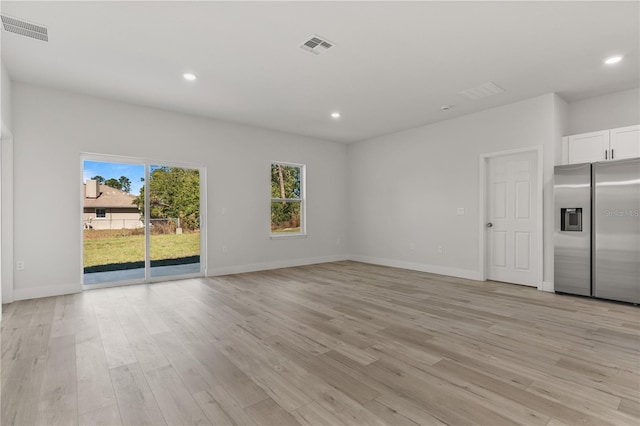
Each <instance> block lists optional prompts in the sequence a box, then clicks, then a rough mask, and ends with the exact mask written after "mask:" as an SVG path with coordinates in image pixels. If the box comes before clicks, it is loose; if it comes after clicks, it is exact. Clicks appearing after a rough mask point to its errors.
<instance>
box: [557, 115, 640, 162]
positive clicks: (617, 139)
mask: <svg viewBox="0 0 640 426" xmlns="http://www.w3.org/2000/svg"><path fill="white" fill-rule="evenodd" d="M562 142H563V158H562V164H578V163H593V162H595V161H610V160H622V159H623V158H637V157H640V125H638V126H629V127H621V128H619V129H612V130H603V131H600V132H590V133H583V134H580V135H572V136H566V137H564V138H563V140H562Z"/></svg>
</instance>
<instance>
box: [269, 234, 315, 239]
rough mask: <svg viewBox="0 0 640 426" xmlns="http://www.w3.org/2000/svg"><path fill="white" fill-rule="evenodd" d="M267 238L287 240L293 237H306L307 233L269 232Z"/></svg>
mask: <svg viewBox="0 0 640 426" xmlns="http://www.w3.org/2000/svg"><path fill="white" fill-rule="evenodd" d="M269 238H271V239H272V240H288V239H295V238H307V234H302V233H300V234H271V235H269Z"/></svg>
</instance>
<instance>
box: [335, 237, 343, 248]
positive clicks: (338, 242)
mask: <svg viewBox="0 0 640 426" xmlns="http://www.w3.org/2000/svg"><path fill="white" fill-rule="evenodd" d="M341 242H342V240H341V239H340V237H338V238H336V245H337V246H339V245H340V243H341Z"/></svg>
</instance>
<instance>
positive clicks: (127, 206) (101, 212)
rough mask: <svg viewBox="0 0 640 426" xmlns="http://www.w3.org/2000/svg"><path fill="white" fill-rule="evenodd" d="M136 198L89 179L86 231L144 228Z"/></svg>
mask: <svg viewBox="0 0 640 426" xmlns="http://www.w3.org/2000/svg"><path fill="white" fill-rule="evenodd" d="M135 198H136V197H135V196H134V195H131V194H127V193H126V192H124V191H120V190H119V189H115V188H112V187H110V186H107V185H100V184H99V183H98V181H96V180H93V179H89V180H87V183H85V185H84V212H83V215H82V216H83V217H82V220H83V224H84V228H85V229H124V228H127V229H135V228H142V227H143V223H142V221H141V220H140V216H141V213H140V210H138V206H136V205H135V204H134V203H133V200H135Z"/></svg>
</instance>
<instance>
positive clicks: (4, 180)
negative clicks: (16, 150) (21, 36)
mask: <svg viewBox="0 0 640 426" xmlns="http://www.w3.org/2000/svg"><path fill="white" fill-rule="evenodd" d="M0 44H1V41H0ZM11 89H12V87H11V79H10V77H9V73H8V72H7V70H6V68H5V66H4V63H2V60H1V59H0V303H2V301H5V302H6V301H9V300H11V291H10V290H11V289H10V288H9V286H10V283H11V282H12V279H13V278H12V276H11V274H12V264H13V259H12V258H11V253H12V240H11V238H10V236H11V232H7V230H6V229H5V228H6V226H7V225H8V224H9V220H10V218H11V214H7V213H8V210H9V209H10V208H11V205H10V203H8V202H7V201H8V199H9V198H8V197H9V196H10V195H11V191H10V190H6V188H7V187H8V186H9V185H11V182H12V179H11V176H10V173H11V171H12V153H11V146H12V145H11V144H12V140H11V135H10V133H11V128H12V127H13V125H12V124H13V122H12V114H11ZM0 306H1V305H0ZM1 312H2V309H1V308H0V313H1Z"/></svg>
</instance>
